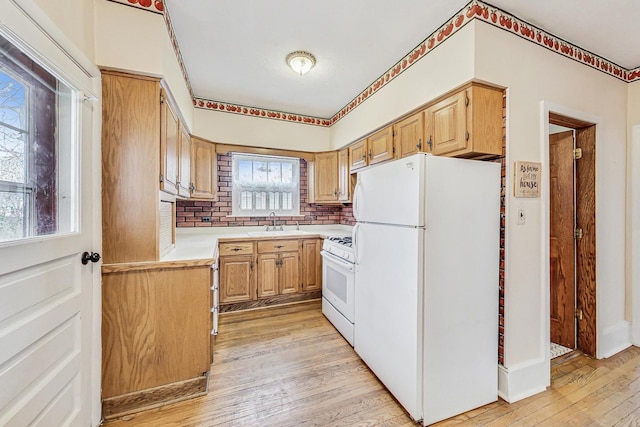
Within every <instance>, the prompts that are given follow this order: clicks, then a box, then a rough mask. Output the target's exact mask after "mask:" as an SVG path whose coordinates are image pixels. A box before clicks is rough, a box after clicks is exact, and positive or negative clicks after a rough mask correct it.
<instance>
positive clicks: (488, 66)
mask: <svg viewBox="0 0 640 427" xmlns="http://www.w3.org/2000/svg"><path fill="white" fill-rule="evenodd" d="M475 59H476V72H475V77H476V78H479V79H483V80H487V81H489V82H493V83H496V84H499V85H504V86H506V87H508V101H507V102H508V104H507V108H508V112H507V120H508V122H507V138H508V140H507V168H508V170H507V192H508V197H507V212H506V221H507V231H506V245H507V246H506V260H505V264H506V271H505V293H506V295H505V306H506V313H505V325H506V326H505V366H504V368H505V369H504V370H503V371H502V372H501V387H502V392H503V393H507V395H508V396H509V395H510V396H511V398H512V400H517V399H519V398H522V397H526V395H529V394H532V393H534V392H536V391H539V390H540V389H541V388H542V389H543V388H544V386H546V385H547V384H548V378H549V377H548V355H547V354H546V352H547V350H546V349H547V348H548V341H549V330H548V316H549V305H548V292H549V291H548V289H549V285H548V228H547V227H548V226H547V224H548V223H547V221H548V214H547V212H548V205H547V202H546V199H545V197H546V196H547V195H546V194H543V195H542V197H541V198H538V199H516V198H514V197H513V191H512V190H511V188H513V183H512V182H511V181H512V175H513V169H512V167H513V162H514V161H516V160H526V161H534V162H543V170H544V168H546V169H547V171H548V165H545V164H544V163H545V161H546V159H545V158H544V156H545V153H547V154H546V155H548V138H547V133H548V126H547V127H545V125H544V124H545V123H546V118H545V117H543V116H542V114H543V108H542V105H543V104H542V103H544V105H546V106H547V107H548V108H549V107H550V108H551V109H552V110H554V109H560V110H562V111H561V112H565V113H569V115H572V114H575V115H579V116H580V117H578V118H583V119H590V120H591V121H593V122H598V126H597V136H596V138H597V141H596V228H597V235H596V246H597V254H596V268H597V272H596V281H597V298H598V302H597V333H598V336H597V339H598V350H597V353H598V356H599V357H603V356H607V355H610V354H612V352H615V351H619V350H620V349H621V348H623V347H624V346H625V345H629V338H628V336H629V330H628V324H627V323H626V322H625V316H624V314H625V313H624V305H625V289H624V283H625V261H624V260H625V244H624V242H625V185H626V175H625V169H626V168H625V163H626V108H627V85H626V84H625V83H624V82H622V81H619V80H617V79H615V78H613V77H610V76H607V75H605V74H603V73H601V72H598V71H596V70H593V69H591V68H589V67H586V66H584V65H581V64H579V63H577V62H575V61H572V60H570V59H567V58H564V57H562V56H560V55H558V54H555V53H552V52H550V51H549V50H547V49H544V48H542V47H540V46H537V45H534V44H533V43H531V42H528V41H525V40H523V39H521V38H519V37H516V36H514V35H512V34H509V33H507V32H505V31H502V30H500V29H497V28H495V27H492V26H490V25H489V24H486V23H483V22H478V23H476V50H475ZM543 179H544V177H543ZM547 179H548V178H547ZM519 208H524V209H526V215H527V220H526V221H527V222H526V224H525V225H516V212H517V210H518V209H519ZM511 380H513V381H511Z"/></svg>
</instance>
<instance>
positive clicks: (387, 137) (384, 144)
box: [367, 126, 393, 165]
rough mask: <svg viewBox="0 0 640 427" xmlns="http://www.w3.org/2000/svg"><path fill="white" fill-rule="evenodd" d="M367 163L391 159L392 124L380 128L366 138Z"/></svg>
mask: <svg viewBox="0 0 640 427" xmlns="http://www.w3.org/2000/svg"><path fill="white" fill-rule="evenodd" d="M367 145H368V146H369V152H368V153H367V154H368V156H369V164H370V165H375V164H376V163H380V162H384V161H387V160H391V159H393V126H389V127H387V128H385V129H382V130H381V131H379V132H376V133H374V134H373V135H371V136H370V137H369V138H367Z"/></svg>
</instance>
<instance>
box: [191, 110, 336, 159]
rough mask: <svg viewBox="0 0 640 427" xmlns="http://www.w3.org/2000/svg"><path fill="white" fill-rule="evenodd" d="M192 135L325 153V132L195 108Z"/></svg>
mask: <svg viewBox="0 0 640 427" xmlns="http://www.w3.org/2000/svg"><path fill="white" fill-rule="evenodd" d="M193 120H194V127H193V134H194V135H197V136H200V137H202V138H205V139H208V140H210V141H214V142H220V143H224V144H234V145H249V146H258V147H268V148H284V149H288V150H301V151H311V152H318V151H328V150H330V149H331V148H330V146H329V128H326V127H321V126H311V125H305V124H300V123H291V122H285V121H280V120H272V119H264V118H259V117H251V116H243V115H240V114H231V113H224V112H220V111H213V110H204V109H202V108H195V109H194V112H193Z"/></svg>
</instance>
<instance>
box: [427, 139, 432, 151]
mask: <svg viewBox="0 0 640 427" xmlns="http://www.w3.org/2000/svg"><path fill="white" fill-rule="evenodd" d="M431 144H432V142H431V135H429V140H428V141H427V145H428V146H429V151H431V149H432V147H431Z"/></svg>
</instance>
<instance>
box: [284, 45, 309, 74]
mask: <svg viewBox="0 0 640 427" xmlns="http://www.w3.org/2000/svg"><path fill="white" fill-rule="evenodd" d="M287 64H289V67H291V69H292V70H293V71H295V72H296V74H300V75H303V74H305V73H306V72H308V71H309V70H310V69H312V68H313V66H314V65H316V57H315V56H313V55H312V54H310V53H309V52H305V51H302V50H297V51H295V52H291V53H290V54H289V55H287Z"/></svg>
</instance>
